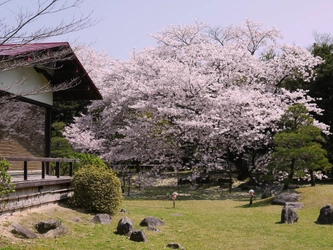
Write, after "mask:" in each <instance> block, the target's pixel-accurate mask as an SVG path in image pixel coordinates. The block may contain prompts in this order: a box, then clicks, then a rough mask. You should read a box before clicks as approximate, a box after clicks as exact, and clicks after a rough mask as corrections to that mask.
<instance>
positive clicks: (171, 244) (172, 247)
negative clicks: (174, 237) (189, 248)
mask: <svg viewBox="0 0 333 250" xmlns="http://www.w3.org/2000/svg"><path fill="white" fill-rule="evenodd" d="M166 247H168V248H171V249H181V250H185V248H184V247H182V246H181V245H180V244H178V243H174V242H171V243H169V244H168V245H166Z"/></svg>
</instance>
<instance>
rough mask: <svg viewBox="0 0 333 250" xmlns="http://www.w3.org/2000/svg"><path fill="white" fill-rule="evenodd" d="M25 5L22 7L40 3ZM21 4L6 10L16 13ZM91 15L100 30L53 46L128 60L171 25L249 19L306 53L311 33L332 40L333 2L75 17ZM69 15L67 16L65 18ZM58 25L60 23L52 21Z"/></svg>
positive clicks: (218, 4) (154, 4)
mask: <svg viewBox="0 0 333 250" xmlns="http://www.w3.org/2000/svg"><path fill="white" fill-rule="evenodd" d="M26 1H27V2H26ZM26 1H24V4H26V3H27V4H29V3H32V2H37V0H26ZM14 2H15V1H14ZM22 2H23V1H16V3H13V4H12V3H11V4H9V5H7V7H6V8H7V10H10V11H15V10H17V8H18V6H19V5H22V4H23V3H22ZM91 10H93V11H94V12H93V17H94V18H96V19H100V21H99V23H98V24H96V25H95V26H93V27H90V28H88V29H86V30H81V31H79V32H75V33H71V34H68V35H65V36H63V37H58V38H53V39H52V41H69V42H71V41H75V40H78V41H80V42H83V43H85V44H90V45H91V46H92V47H95V48H96V49H97V50H99V51H104V52H107V53H109V54H110V56H111V57H112V58H120V59H121V60H125V59H127V58H128V53H129V52H131V51H132V50H133V48H136V49H137V50H141V49H143V48H145V47H149V46H155V45H156V43H155V41H154V40H153V39H152V38H151V37H150V36H149V34H153V33H156V32H157V31H159V30H161V29H162V28H164V27H166V26H168V25H170V24H174V25H177V24H180V23H182V24H193V23H194V20H195V19H198V20H199V21H202V22H205V23H207V24H209V25H211V26H213V27H217V26H229V25H237V24H239V23H241V22H244V21H245V19H246V18H249V19H251V20H253V21H255V22H260V23H263V24H264V26H266V27H272V26H275V27H276V28H277V29H279V30H281V32H282V34H283V35H284V40H283V41H284V42H285V43H294V44H298V45H300V46H302V47H307V46H309V45H311V44H312V43H313V41H314V39H313V31H317V32H320V33H329V34H332V35H333V0H86V1H85V2H84V3H83V4H82V5H81V7H80V9H79V10H77V11H80V12H83V13H88V12H90V11H91ZM1 12H2V13H3V11H2V10H1ZM71 15H72V12H70V13H69V12H67V13H66V16H63V17H62V18H67V16H71ZM57 20H59V17H54V18H53V20H52V19H49V20H48V21H50V22H56V21H57ZM33 25H35V27H38V25H40V24H39V23H35V24H33ZM33 25H32V27H31V28H34V26H33Z"/></svg>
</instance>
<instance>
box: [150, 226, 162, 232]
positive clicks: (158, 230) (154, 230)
mask: <svg viewBox="0 0 333 250" xmlns="http://www.w3.org/2000/svg"><path fill="white" fill-rule="evenodd" d="M147 230H149V231H153V232H161V230H160V229H159V228H157V227H147Z"/></svg>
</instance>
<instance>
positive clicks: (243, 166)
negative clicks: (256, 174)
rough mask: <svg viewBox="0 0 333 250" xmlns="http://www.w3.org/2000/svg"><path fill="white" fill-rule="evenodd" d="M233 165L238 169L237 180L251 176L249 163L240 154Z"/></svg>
mask: <svg viewBox="0 0 333 250" xmlns="http://www.w3.org/2000/svg"><path fill="white" fill-rule="evenodd" d="M235 165H236V168H237V170H238V176H237V179H238V180H240V181H243V180H246V179H247V178H249V177H251V175H250V172H249V164H248V163H247V161H245V160H244V159H243V156H242V155H239V157H238V158H237V160H236V161H235Z"/></svg>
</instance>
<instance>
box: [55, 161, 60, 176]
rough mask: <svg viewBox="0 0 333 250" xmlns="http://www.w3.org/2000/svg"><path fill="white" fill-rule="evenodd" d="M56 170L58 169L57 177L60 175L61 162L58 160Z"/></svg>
mask: <svg viewBox="0 0 333 250" xmlns="http://www.w3.org/2000/svg"><path fill="white" fill-rule="evenodd" d="M55 171H56V176H57V178H59V177H60V162H58V161H57V162H56V168H55Z"/></svg>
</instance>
